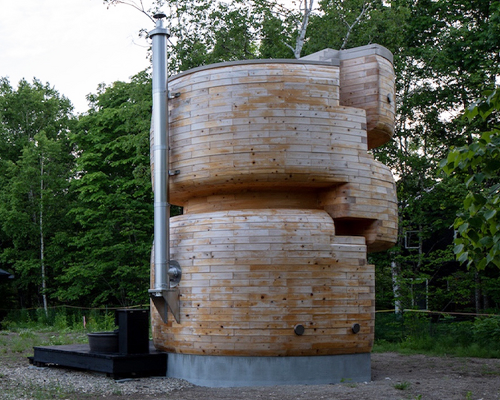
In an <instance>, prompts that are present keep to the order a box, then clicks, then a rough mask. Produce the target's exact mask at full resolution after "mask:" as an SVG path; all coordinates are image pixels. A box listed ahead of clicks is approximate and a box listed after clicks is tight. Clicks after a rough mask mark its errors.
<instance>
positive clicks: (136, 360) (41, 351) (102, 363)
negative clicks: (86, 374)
mask: <svg viewBox="0 0 500 400" xmlns="http://www.w3.org/2000/svg"><path fill="white" fill-rule="evenodd" d="M33 349H34V351H35V354H34V356H33V357H30V362H31V363H32V364H33V365H35V366H38V367H44V366H59V367H68V368H77V369H83V370H88V371H95V372H101V373H105V374H106V375H107V376H110V377H112V378H114V379H120V378H130V377H145V376H166V373H167V354H166V353H162V352H159V351H157V350H156V349H155V348H154V346H153V344H152V342H150V344H149V353H142V354H126V355H122V354H102V353H91V352H90V347H89V345H88V344H72V345H63V346H40V347H34V348H33Z"/></svg>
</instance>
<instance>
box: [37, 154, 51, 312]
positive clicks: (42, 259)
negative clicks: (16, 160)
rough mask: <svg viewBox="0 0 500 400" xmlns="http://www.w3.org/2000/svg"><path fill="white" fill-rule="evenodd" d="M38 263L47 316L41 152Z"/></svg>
mask: <svg viewBox="0 0 500 400" xmlns="http://www.w3.org/2000/svg"><path fill="white" fill-rule="evenodd" d="M39 228H40V265H41V269H42V299H43V309H44V310H45V315H46V316H48V313H49V311H48V305H47V293H46V291H47V279H46V274H45V260H44V256H45V241H44V237H43V153H42V155H41V159H40V227H39Z"/></svg>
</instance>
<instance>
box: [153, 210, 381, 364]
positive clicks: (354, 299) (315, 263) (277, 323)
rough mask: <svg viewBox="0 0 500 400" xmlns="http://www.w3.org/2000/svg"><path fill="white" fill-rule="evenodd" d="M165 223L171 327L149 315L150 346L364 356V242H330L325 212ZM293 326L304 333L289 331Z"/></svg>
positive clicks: (368, 279) (367, 282)
mask: <svg viewBox="0 0 500 400" xmlns="http://www.w3.org/2000/svg"><path fill="white" fill-rule="evenodd" d="M172 220H173V224H172V227H171V229H172V238H173V241H172V244H171V249H172V258H173V259H175V260H177V261H178V262H179V263H180V264H181V265H182V281H181V284H180V292H181V323H180V324H177V323H176V322H175V321H173V319H171V320H170V322H169V323H168V324H163V323H161V321H160V320H159V317H158V315H157V314H156V312H154V313H153V319H154V322H153V325H154V326H155V329H154V338H155V341H156V343H157V347H159V348H160V349H162V350H166V351H174V352H179V353H189V354H211V355H247V356H271V355H272V356H286V355H324V354H344V353H358V352H361V353H363V352H368V351H370V349H371V346H372V343H373V332H374V331H373V320H374V319H373V313H374V301H375V298H374V269H373V266H372V265H367V263H366V247H365V245H364V239H363V238H362V237H361V238H359V237H358V238H354V237H347V238H343V237H338V236H335V229H334V224H333V221H332V219H331V217H330V216H329V215H328V214H327V213H326V212H324V211H319V210H318V211H311V210H288V209H285V210H282V209H273V210H246V211H227V212H214V213H202V214H186V215H183V216H179V217H175V218H172ZM354 323H359V324H360V325H361V331H360V333H358V334H354V333H352V331H351V328H352V325H353V324H354ZM297 324H301V325H303V326H304V327H305V333H304V335H302V336H297V335H296V334H295V333H294V326H295V325H297Z"/></svg>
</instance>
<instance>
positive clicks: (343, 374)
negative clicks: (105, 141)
mask: <svg viewBox="0 0 500 400" xmlns="http://www.w3.org/2000/svg"><path fill="white" fill-rule="evenodd" d="M154 51H155V50H154V47H153V52H154ZM154 57H155V55H154V54H153V60H154ZM154 68H155V67H154V66H153V73H154ZM168 85H169V88H168V90H169V93H173V94H175V95H172V96H168V118H167V120H166V122H165V123H166V124H167V126H166V127H164V126H157V125H154V124H153V138H154V139H152V147H151V148H152V155H153V156H154V157H152V164H153V169H154V170H155V171H156V167H157V165H155V164H156V163H161V164H162V165H164V164H165V161H164V160H163V159H160V158H159V157H158V154H159V150H163V151H165V152H167V149H168V157H169V158H167V160H169V161H168V162H167V166H166V167H164V166H162V168H163V169H164V170H165V171H164V175H163V176H164V178H162V179H164V181H162V184H163V185H166V186H167V187H168V186H169V199H168V201H169V202H171V203H172V204H176V205H180V206H182V207H183V209H184V215H181V216H177V217H174V218H172V219H171V222H170V224H171V226H170V228H169V229H167V232H170V233H169V235H170V244H168V239H167V246H168V249H166V250H165V249H162V252H163V253H166V254H168V253H170V254H171V255H172V259H175V260H176V264H177V265H178V266H179V270H182V278H181V280H180V281H178V282H176V287H175V289H172V288H171V286H169V285H168V282H167V283H165V282H163V281H161V282H160V281H159V280H158V277H165V276H167V272H168V271H167V270H168V265H169V259H168V260H162V265H161V266H158V267H159V268H161V269H162V270H159V269H158V268H156V269H155V265H154V262H153V265H152V285H151V287H152V288H155V289H152V290H151V291H150V292H155V293H157V294H158V295H159V294H160V292H162V293H163V294H162V296H163V299H165V303H166V304H168V306H169V307H170V311H173V312H174V314H170V313H167V310H168V307H166V306H163V304H164V303H163V302H160V303H161V304H162V305H161V306H159V307H158V306H157V303H158V298H159V297H160V296H155V297H154V298H153V300H154V301H155V303H154V304H155V306H156V308H158V310H156V309H155V308H153V311H152V328H153V339H154V344H155V346H156V348H157V349H159V350H162V351H165V352H168V353H169V354H168V368H167V375H168V376H171V377H178V378H184V379H186V380H188V381H190V382H193V383H195V384H200V385H205V386H248V385H276V384H321V383H336V382H340V381H342V380H343V379H347V380H351V381H354V382H356V381H369V380H370V379H371V367H370V352H371V349H372V345H373V340H374V319H375V271H374V266H373V265H369V264H368V263H367V252H371V251H381V250H385V249H388V248H390V247H391V246H393V245H394V243H395V241H396V235H397V203H396V190H395V184H394V179H393V177H392V174H391V171H390V170H389V168H387V167H386V166H384V165H383V164H381V163H380V162H378V161H376V160H374V158H373V156H372V155H371V154H369V153H368V150H370V149H372V148H374V147H378V146H380V145H382V144H384V143H386V142H387V141H389V140H390V139H391V137H392V134H393V131H394V113H395V102H394V71H393V65H392V54H391V53H390V52H389V51H388V50H387V49H385V48H384V47H382V46H379V45H369V46H364V47H359V48H354V49H349V50H342V51H337V50H332V49H326V50H323V51H320V52H318V53H315V54H313V55H310V56H307V57H304V58H301V59H298V60H245V61H236V62H227V63H220V64H214V65H207V66H203V67H200V68H195V69H192V70H189V71H186V72H183V73H181V74H179V75H177V76H174V77H172V78H171V79H170V80H169V83H168ZM160 86H161V88H162V90H165V89H166V87H165V86H166V85H160ZM157 109H158V108H157ZM161 109H163V107H162V108H161ZM153 121H158V119H155V118H154V117H153ZM160 128H161V129H162V130H165V129H166V131H167V135H169V138H167V139H166V140H167V142H166V143H168V146H166V144H165V142H164V141H163V142H162V143H156V142H155V140H156V138H157V132H158V129H160ZM162 140H163V139H162ZM159 176H160V175H158V174H156V173H155V174H154V179H155V180H158V179H159ZM158 183H159V182H154V184H155V187H156V185H157V184H158ZM155 190H156V189H155ZM155 196H156V193H155ZM155 205H156V200H155ZM158 205H160V203H158ZM155 223H156V218H155ZM166 223H167V224H168V222H166ZM155 235H156V227H155ZM155 244H158V242H157V238H156V236H155ZM156 250H157V251H159V250H158V247H157V249H156ZM152 258H153V260H156V259H157V257H156V256H154V257H152ZM162 279H166V280H168V279H170V278H162ZM155 280H156V282H155ZM162 287H164V289H162ZM167 293H168V294H169V297H167ZM174 317H175V318H174Z"/></svg>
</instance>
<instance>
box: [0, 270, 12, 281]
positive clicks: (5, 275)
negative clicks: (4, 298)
mask: <svg viewBox="0 0 500 400" xmlns="http://www.w3.org/2000/svg"><path fill="white" fill-rule="evenodd" d="M7 279H14V275H12V274H11V273H10V272H7V271H4V270H3V269H0V281H5V280H7Z"/></svg>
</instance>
